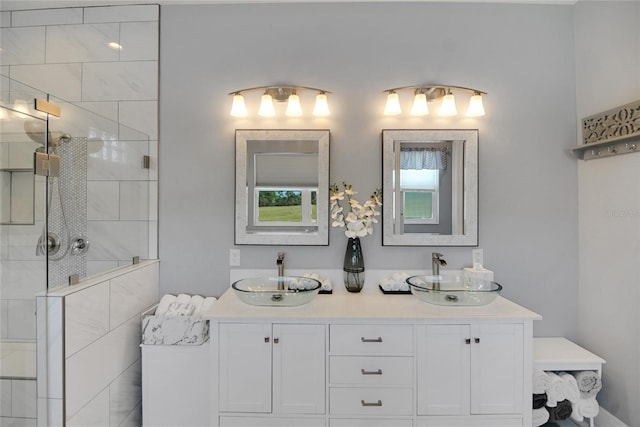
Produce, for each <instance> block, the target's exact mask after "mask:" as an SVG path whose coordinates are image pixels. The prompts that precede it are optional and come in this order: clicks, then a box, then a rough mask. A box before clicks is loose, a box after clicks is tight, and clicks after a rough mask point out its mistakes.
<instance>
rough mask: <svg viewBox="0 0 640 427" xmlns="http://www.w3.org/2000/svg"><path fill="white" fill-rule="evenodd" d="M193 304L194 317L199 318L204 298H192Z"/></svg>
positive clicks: (195, 296)
mask: <svg viewBox="0 0 640 427" xmlns="http://www.w3.org/2000/svg"><path fill="white" fill-rule="evenodd" d="M191 304H193V314H192V315H193V316H199V315H200V313H201V312H202V304H204V298H202V297H201V296H200V295H194V296H192V297H191Z"/></svg>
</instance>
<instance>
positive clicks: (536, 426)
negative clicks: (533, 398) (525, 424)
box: [531, 407, 549, 427]
mask: <svg viewBox="0 0 640 427" xmlns="http://www.w3.org/2000/svg"><path fill="white" fill-rule="evenodd" d="M547 421H549V411H547V408H545V407H542V408H539V409H534V410H533V416H532V417H531V425H532V426H533V427H540V426H541V425H543V424H545V423H546V422H547Z"/></svg>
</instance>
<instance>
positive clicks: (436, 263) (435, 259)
mask: <svg viewBox="0 0 640 427" xmlns="http://www.w3.org/2000/svg"><path fill="white" fill-rule="evenodd" d="M443 256H444V255H442V254H441V253H439V252H433V253H431V275H432V276H439V275H440V266H443V267H445V266H446V265H447V261H445V260H444V259H442V257H443ZM434 280H436V281H437V280H438V278H437V277H434ZM433 289H434V290H440V282H434V283H433Z"/></svg>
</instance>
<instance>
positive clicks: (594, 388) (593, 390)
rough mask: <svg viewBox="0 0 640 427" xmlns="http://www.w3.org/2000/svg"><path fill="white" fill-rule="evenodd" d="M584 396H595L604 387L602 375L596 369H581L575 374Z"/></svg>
mask: <svg viewBox="0 0 640 427" xmlns="http://www.w3.org/2000/svg"><path fill="white" fill-rule="evenodd" d="M574 376H575V377H576V382H577V383H578V389H579V390H580V394H581V395H582V397H595V396H596V394H598V392H599V391H600V389H601V388H602V381H601V380H600V375H598V373H597V372H595V371H580V372H576V373H575V374H574Z"/></svg>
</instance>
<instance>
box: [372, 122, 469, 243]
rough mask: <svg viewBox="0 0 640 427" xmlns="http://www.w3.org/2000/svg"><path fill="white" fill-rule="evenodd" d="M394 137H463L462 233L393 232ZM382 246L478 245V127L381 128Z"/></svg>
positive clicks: (449, 138) (443, 139) (397, 139)
mask: <svg viewBox="0 0 640 427" xmlns="http://www.w3.org/2000/svg"><path fill="white" fill-rule="evenodd" d="M396 141H402V142H420V141H464V178H463V187H464V199H463V200H464V206H463V216H464V220H463V230H464V234H458V235H451V234H448V235H440V234H419V233H414V234H394V233H393V170H394V168H395V154H394V146H395V144H396ZM382 192H383V194H382V246H478V130H477V129H460V130H457V129H383V130H382Z"/></svg>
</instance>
